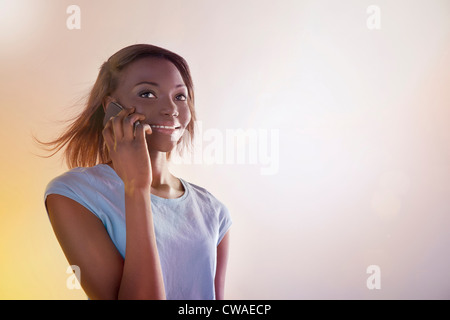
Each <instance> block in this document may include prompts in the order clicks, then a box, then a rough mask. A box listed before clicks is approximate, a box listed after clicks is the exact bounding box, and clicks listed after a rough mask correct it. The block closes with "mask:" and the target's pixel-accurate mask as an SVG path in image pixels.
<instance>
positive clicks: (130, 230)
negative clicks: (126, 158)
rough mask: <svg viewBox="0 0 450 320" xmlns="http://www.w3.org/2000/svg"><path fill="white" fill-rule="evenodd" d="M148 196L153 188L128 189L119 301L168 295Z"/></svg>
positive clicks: (159, 298)
mask: <svg viewBox="0 0 450 320" xmlns="http://www.w3.org/2000/svg"><path fill="white" fill-rule="evenodd" d="M127 189H128V190H127ZM149 195H150V189H148V190H147V189H145V188H144V189H136V188H127V187H125V211H126V253H125V263H124V267H123V275H122V280H121V285H120V290H119V299H152V300H161V299H165V296H166V295H165V290H164V282H163V276H162V270H161V263H160V260H159V254H158V248H157V246H156V236H155V231H154V227H153V215H152V210H151V202H150V196H149Z"/></svg>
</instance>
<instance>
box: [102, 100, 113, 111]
mask: <svg viewBox="0 0 450 320" xmlns="http://www.w3.org/2000/svg"><path fill="white" fill-rule="evenodd" d="M113 101H116V99H114V98H113V97H111V96H106V97H104V98H103V101H102V106H103V111H104V112H105V113H106V107H108V105H109V104H110V103H111V102H113Z"/></svg>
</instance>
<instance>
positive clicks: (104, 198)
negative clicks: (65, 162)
mask: <svg viewBox="0 0 450 320" xmlns="http://www.w3.org/2000/svg"><path fill="white" fill-rule="evenodd" d="M180 181H181V183H182V184H183V186H184V189H185V192H184V194H183V195H182V196H181V197H179V198H176V199H165V198H161V197H158V196H155V195H153V194H151V206H152V213H153V221H154V227H155V234H156V242H157V247H158V252H159V257H160V262H161V268H162V272H163V277H164V285H165V290H166V298H167V299H170V300H181V299H186V300H195V299H201V300H209V299H215V289H214V277H215V273H216V258H217V246H218V244H219V243H220V241H221V240H222V238H223V237H224V235H225V234H226V232H227V231H228V229H229V228H230V226H231V217H230V213H229V211H228V209H227V207H226V206H225V205H224V204H222V203H221V202H220V201H219V200H217V199H216V198H215V197H214V196H213V195H212V194H211V193H210V192H208V191H207V190H206V189H204V188H202V187H199V186H197V185H195V184H192V183H189V182H186V181H184V180H183V179H180ZM52 193H56V194H60V195H63V196H66V197H68V198H70V199H73V200H75V201H77V202H78V203H80V204H81V205H83V206H84V207H86V208H87V209H88V210H90V211H91V212H92V213H93V214H95V215H96V216H97V217H98V218H99V219H100V220H101V221H102V222H103V225H104V226H105V228H106V230H107V232H108V234H109V236H110V237H111V240H112V241H113V243H114V245H115V246H116V248H117V250H118V251H119V252H120V254H121V255H122V257H125V239H126V238H125V234H126V231H125V230H126V229H125V194H124V185H123V182H122V179H120V177H119V176H118V175H117V174H116V172H115V171H114V170H113V169H112V168H111V167H110V166H108V165H106V164H99V165H96V166H94V167H87V168H82V167H78V168H74V169H71V170H70V171H67V172H66V173H64V174H62V175H60V176H58V177H56V178H54V179H53V180H52V181H50V182H49V184H48V185H47V188H46V190H45V196H44V200H45V199H46V198H47V195H49V194H52Z"/></svg>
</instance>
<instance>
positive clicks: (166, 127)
mask: <svg viewBox="0 0 450 320" xmlns="http://www.w3.org/2000/svg"><path fill="white" fill-rule="evenodd" d="M150 127H152V128H162V129H176V127H171V126H158V125H156V124H151V125H150Z"/></svg>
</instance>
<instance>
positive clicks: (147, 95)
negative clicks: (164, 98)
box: [139, 91, 156, 98]
mask: <svg viewBox="0 0 450 320" xmlns="http://www.w3.org/2000/svg"><path fill="white" fill-rule="evenodd" d="M139 96H140V97H141V98H156V96H155V95H154V94H153V92H150V91H144V92H141V93H139Z"/></svg>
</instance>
